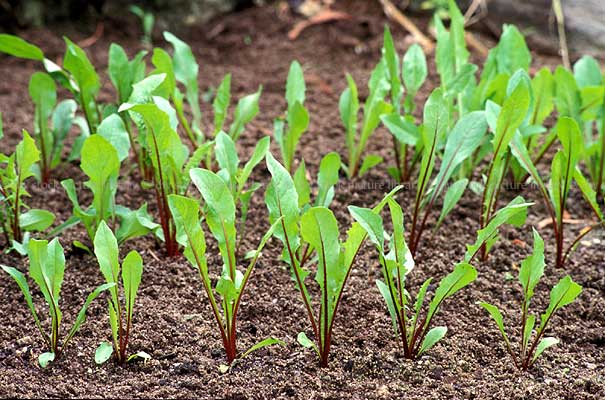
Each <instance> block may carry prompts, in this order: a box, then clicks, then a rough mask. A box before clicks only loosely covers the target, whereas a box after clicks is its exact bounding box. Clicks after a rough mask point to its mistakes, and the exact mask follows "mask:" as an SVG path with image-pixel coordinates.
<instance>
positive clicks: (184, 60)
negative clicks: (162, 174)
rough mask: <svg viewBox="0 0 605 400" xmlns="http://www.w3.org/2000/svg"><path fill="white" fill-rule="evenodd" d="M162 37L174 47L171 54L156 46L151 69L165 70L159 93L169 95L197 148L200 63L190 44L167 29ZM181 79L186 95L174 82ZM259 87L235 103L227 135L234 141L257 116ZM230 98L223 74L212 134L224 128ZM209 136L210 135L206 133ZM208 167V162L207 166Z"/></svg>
mask: <svg viewBox="0 0 605 400" xmlns="http://www.w3.org/2000/svg"><path fill="white" fill-rule="evenodd" d="M164 39H166V41H168V42H170V44H172V46H173V47H174V52H173V55H172V58H171V57H170V56H169V55H168V53H166V52H165V51H164V50H162V49H155V50H154V54H153V58H152V62H153V65H154V66H155V67H156V70H155V71H154V73H163V74H166V77H167V79H166V80H165V82H164V87H163V91H165V93H164V94H163V95H162V96H163V97H165V98H166V99H171V100H172V103H173V105H174V108H175V109H176V113H177V117H178V120H179V122H180V123H181V125H182V126H183V128H184V129H185V132H186V133H187V137H188V138H189V141H190V142H191V144H192V145H193V146H194V147H195V148H197V147H198V146H200V145H201V144H202V142H203V141H204V137H205V135H204V132H203V131H202V128H201V124H202V112H201V110H200V105H199V87H198V82H197V77H198V71H199V66H198V64H197V62H196V61H195V57H194V56H193V52H192V51H191V47H189V45H188V44H187V43H185V42H183V41H182V40H180V39H179V38H177V37H176V36H174V35H173V34H171V33H170V32H164ZM177 82H178V83H181V84H182V85H183V86H184V87H185V95H184V96H183V94H182V93H181V92H180V90H179V88H178V87H177V85H176V83H177ZM261 92H262V88H259V89H258V91H257V92H256V93H252V94H249V95H247V96H244V97H242V98H241V99H240V100H239V101H238V103H237V106H236V109H235V111H234V115H233V123H232V124H231V126H230V129H229V132H228V133H229V136H231V138H232V139H233V140H234V141H237V139H238V138H239V136H240V135H241V134H242V132H243V131H244V129H245V126H246V124H248V123H249V122H250V121H252V120H253V119H254V117H256V115H257V114H258V112H259V107H258V102H259V99H260V95H261ZM230 98H231V75H230V74H228V75H226V76H225V78H224V79H223V81H222V82H221V84H220V86H219V89H218V91H217V96H216V98H215V100H214V102H213V109H214V114H215V115H214V125H215V127H214V135H216V134H217V133H218V132H219V131H220V130H222V128H223V124H224V121H225V119H226V115H227V111H228V108H229V105H230ZM183 100H187V103H189V106H190V109H191V113H192V121H191V124H190V123H189V121H188V120H187V118H186V117H185V113H184V108H183ZM207 136H208V137H209V138H210V136H209V135H207ZM208 167H210V166H208Z"/></svg>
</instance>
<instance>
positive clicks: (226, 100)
mask: <svg viewBox="0 0 605 400" xmlns="http://www.w3.org/2000/svg"><path fill="white" fill-rule="evenodd" d="M230 103H231V74H227V75H225V77H224V78H223V80H222V82H221V84H220V85H219V87H218V89H217V90H216V96H215V97H214V101H213V102H212V109H213V110H214V136H216V134H217V133H218V132H219V131H221V130H222V129H223V124H224V123H225V119H226V118H227V111H228V109H229V104H230Z"/></svg>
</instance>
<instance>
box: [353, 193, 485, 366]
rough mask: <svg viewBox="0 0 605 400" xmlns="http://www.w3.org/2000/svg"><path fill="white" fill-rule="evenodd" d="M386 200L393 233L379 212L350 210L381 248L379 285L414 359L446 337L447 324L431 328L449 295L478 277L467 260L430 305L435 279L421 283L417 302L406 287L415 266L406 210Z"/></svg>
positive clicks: (407, 353) (397, 331) (441, 286)
mask: <svg viewBox="0 0 605 400" xmlns="http://www.w3.org/2000/svg"><path fill="white" fill-rule="evenodd" d="M387 203H388V206H389V211H390V214H391V220H392V223H393V232H392V234H390V235H389V234H387V233H386V232H385V230H384V227H383V222H382V218H381V217H380V215H379V214H378V213H376V212H373V211H372V210H370V209H367V208H360V207H355V206H349V211H350V212H351V215H353V218H355V220H356V221H357V222H358V223H359V224H360V225H361V227H362V228H363V229H364V230H365V231H366V233H367V234H368V237H369V239H370V241H371V242H372V243H373V244H374V246H375V247H376V250H377V251H378V254H379V259H380V265H381V266H382V273H383V278H384V280H383V281H380V280H377V281H376V284H377V285H378V289H379V291H380V293H381V294H382V296H383V297H384V299H385V302H386V304H387V309H388V311H389V314H390V316H391V320H392V322H393V328H394V330H395V334H396V335H399V336H400V337H401V340H402V344H403V352H404V357H405V358H408V359H412V360H415V359H417V358H418V357H420V356H421V355H422V354H423V353H424V352H426V351H427V350H429V349H430V348H431V347H433V346H434V345H435V344H436V343H437V342H439V340H441V339H442V338H443V337H444V336H445V334H446V332H447V328H446V327H444V326H438V327H433V328H431V325H432V322H433V318H434V317H435V315H436V314H437V313H438V312H439V309H440V307H441V305H442V304H443V302H444V301H445V300H446V299H447V298H449V297H451V296H453V295H454V294H455V293H456V292H458V291H459V290H461V289H463V288H464V287H466V286H467V285H468V284H470V283H471V282H473V281H474V280H475V279H476V278H477V271H476V270H475V268H473V267H472V266H471V265H470V264H468V263H467V262H460V263H458V264H456V266H455V267H454V270H453V271H452V272H451V273H450V274H448V275H447V276H446V277H444V278H443V279H442V280H441V282H440V283H439V285H438V286H437V289H436V290H435V293H434V295H433V297H432V299H431V301H430V303H429V304H428V308H427V307H426V306H424V304H425V299H426V295H427V292H428V288H429V285H430V283H431V282H432V278H429V279H427V280H426V281H425V282H424V283H423V284H422V285H421V287H420V289H419V290H418V294H417V296H416V300H415V301H414V299H413V298H412V296H411V294H410V292H409V291H408V290H407V289H406V276H407V274H408V273H409V272H410V271H411V270H412V269H413V268H414V258H413V256H412V253H411V251H410V249H409V248H408V246H407V244H406V242H405V233H404V224H403V211H402V210H401V207H400V206H399V204H397V202H395V201H394V200H393V199H392V198H388V199H387ZM385 237H386V238H388V243H387V244H385V242H384V238H385ZM423 309H425V313H424V314H423Z"/></svg>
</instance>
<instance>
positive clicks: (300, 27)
mask: <svg viewBox="0 0 605 400" xmlns="http://www.w3.org/2000/svg"><path fill="white" fill-rule="evenodd" d="M350 19H353V17H352V16H351V15H350V14H347V13H345V12H341V11H333V10H330V9H329V8H328V9H325V10H323V11H321V12H319V13H318V14H316V15H314V16H313V17H311V18H309V19H306V20H304V21H300V22H298V23H296V25H294V27H293V28H292V29H291V30H290V32H288V39H290V40H296V39H297V38H298V37H299V36H300V34H301V33H302V31H304V30H305V29H307V28H308V27H310V26H313V25H319V24H323V23H326V22H330V21H343V20H350Z"/></svg>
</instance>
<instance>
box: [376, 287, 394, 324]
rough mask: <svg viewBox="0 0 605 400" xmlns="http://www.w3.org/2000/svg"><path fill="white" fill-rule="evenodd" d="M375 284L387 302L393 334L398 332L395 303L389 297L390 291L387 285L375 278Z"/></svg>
mask: <svg viewBox="0 0 605 400" xmlns="http://www.w3.org/2000/svg"><path fill="white" fill-rule="evenodd" d="M376 286H378V291H379V292H380V294H381V295H382V297H383V298H384V301H385V303H387V309H388V310H389V315H390V316H391V322H392V323H393V331H394V332H395V335H397V333H398V332H399V327H398V326H397V312H396V310H395V304H394V303H393V298H392V297H391V292H390V290H389V287H388V286H387V285H386V283H384V282H383V281H380V280H376Z"/></svg>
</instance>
